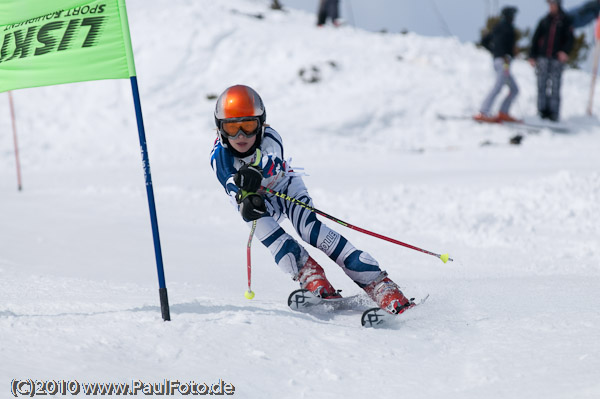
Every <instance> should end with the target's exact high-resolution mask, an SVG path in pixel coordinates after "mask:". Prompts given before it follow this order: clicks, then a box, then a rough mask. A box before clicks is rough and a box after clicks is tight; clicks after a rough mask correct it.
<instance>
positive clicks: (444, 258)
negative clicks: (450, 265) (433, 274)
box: [440, 254, 450, 263]
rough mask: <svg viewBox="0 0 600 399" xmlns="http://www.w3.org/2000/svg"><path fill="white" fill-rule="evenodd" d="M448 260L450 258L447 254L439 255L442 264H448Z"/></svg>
mask: <svg viewBox="0 0 600 399" xmlns="http://www.w3.org/2000/svg"><path fill="white" fill-rule="evenodd" d="M448 258H450V256H449V255H448V254H443V255H440V259H441V260H442V262H444V263H446V262H448Z"/></svg>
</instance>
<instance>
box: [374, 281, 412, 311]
mask: <svg viewBox="0 0 600 399" xmlns="http://www.w3.org/2000/svg"><path fill="white" fill-rule="evenodd" d="M364 290H365V292H366V293H367V295H369V297H370V298H371V299H372V300H373V301H375V303H376V304H377V306H379V307H380V308H381V309H383V310H385V311H386V312H388V313H391V314H400V313H402V312H404V311H405V310H406V309H409V308H412V307H413V306H415V304H414V303H413V302H412V301H410V300H408V298H406V297H405V296H404V294H403V293H402V291H400V288H399V287H398V285H397V284H396V283H394V282H393V281H392V280H390V279H389V277H387V273H386V272H383V273H382V274H381V276H379V277H378V278H377V279H376V280H375V281H373V282H372V283H371V284H369V285H367V286H366V287H365V288H364Z"/></svg>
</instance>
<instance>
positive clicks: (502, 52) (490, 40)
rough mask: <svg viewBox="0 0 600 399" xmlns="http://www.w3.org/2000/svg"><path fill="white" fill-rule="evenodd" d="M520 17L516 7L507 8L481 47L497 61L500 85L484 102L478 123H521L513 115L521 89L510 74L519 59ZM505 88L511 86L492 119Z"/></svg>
mask: <svg viewBox="0 0 600 399" xmlns="http://www.w3.org/2000/svg"><path fill="white" fill-rule="evenodd" d="M516 13H517V9H516V8H515V7H504V8H503V9H502V12H501V14H500V21H499V22H498V23H497V24H496V26H494V28H493V29H492V31H491V32H490V33H488V34H487V35H485V36H484V37H483V39H482V41H481V44H482V45H483V46H484V47H485V48H487V49H488V50H489V51H490V52H491V53H492V56H493V58H494V70H495V71H496V83H495V84H494V86H493V87H492V90H491V91H490V92H489V94H488V95H487V97H486V98H485V100H484V101H483V104H482V105H481V108H480V109H479V113H478V114H477V115H475V116H474V117H473V119H475V120H476V121H480V122H520V121H519V120H518V119H515V118H513V117H512V116H510V115H509V109H510V106H511V104H512V102H513V100H514V99H515V97H516V96H517V94H518V93H519V87H518V86H517V83H516V82H515V79H514V78H513V76H512V74H511V73H510V63H511V61H512V59H513V57H514V56H515V48H516V33H515V27H514V25H513V22H514V19H515V14H516ZM504 85H507V86H508V88H509V92H508V94H507V96H506V98H505V99H504V101H502V104H501V105H500V111H499V112H498V115H496V116H492V115H491V114H490V111H491V109H492V105H493V104H494V100H495V99H496V97H497V96H498V94H500V91H501V90H502V87H504Z"/></svg>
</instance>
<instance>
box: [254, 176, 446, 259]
mask: <svg viewBox="0 0 600 399" xmlns="http://www.w3.org/2000/svg"><path fill="white" fill-rule="evenodd" d="M261 189H262V190H264V191H265V192H267V193H271V194H273V195H275V196H277V197H279V198H282V199H284V200H286V201H289V202H292V203H294V204H296V205H299V206H301V207H303V208H305V209H308V210H309V211H311V212H314V213H316V214H317V215H321V216H324V217H326V218H327V219H329V220H333V221H334V222H336V223H339V224H341V225H342V226H344V227H347V228H349V229H352V230H356V231H360V232H361V233H364V234H368V235H370V236H373V237H377V238H379V239H381V240H385V241H389V242H391V243H394V244H397V245H402V246H403V247H406V248H410V249H414V250H415V251H419V252H423V253H424V254H427V255H433V256H435V257H436V258H438V259H441V261H442V262H444V263H446V262H448V261H450V262H453V261H454V259H452V258H450V257H449V256H448V254H442V255H440V254H436V253H434V252H430V251H427V250H425V249H422V248H418V247H415V246H413V245H410V244H406V243H404V242H402V241H398V240H395V239H393V238H390V237H386V236H384V235H381V234H377V233H374V232H372V231H369V230H366V229H363V228H361V227H357V226H354V225H352V224H350V223H347V222H344V221H343V220H340V219H338V218H336V217H334V216H331V215H328V214H327V213H325V212H323V211H320V210H318V209H317V208H314V207H312V206H310V205H308V204H305V203H304V202H302V201H298V200H297V199H296V198H293V197H290V196H289V195H286V194H282V193H280V192H277V191H275V190H271V189H270V188H267V187H261Z"/></svg>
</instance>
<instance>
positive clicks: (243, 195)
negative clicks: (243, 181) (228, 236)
mask: <svg viewBox="0 0 600 399" xmlns="http://www.w3.org/2000/svg"><path fill="white" fill-rule="evenodd" d="M235 199H236V201H237V203H238V204H240V214H241V215H242V218H243V219H244V220H245V221H247V222H250V221H252V220H256V219H259V218H261V217H262V216H263V215H264V214H265V213H267V207H266V205H265V200H264V199H263V197H262V195H260V194H257V193H247V192H244V191H243V190H240V191H238V193H237V195H236V197H235Z"/></svg>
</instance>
